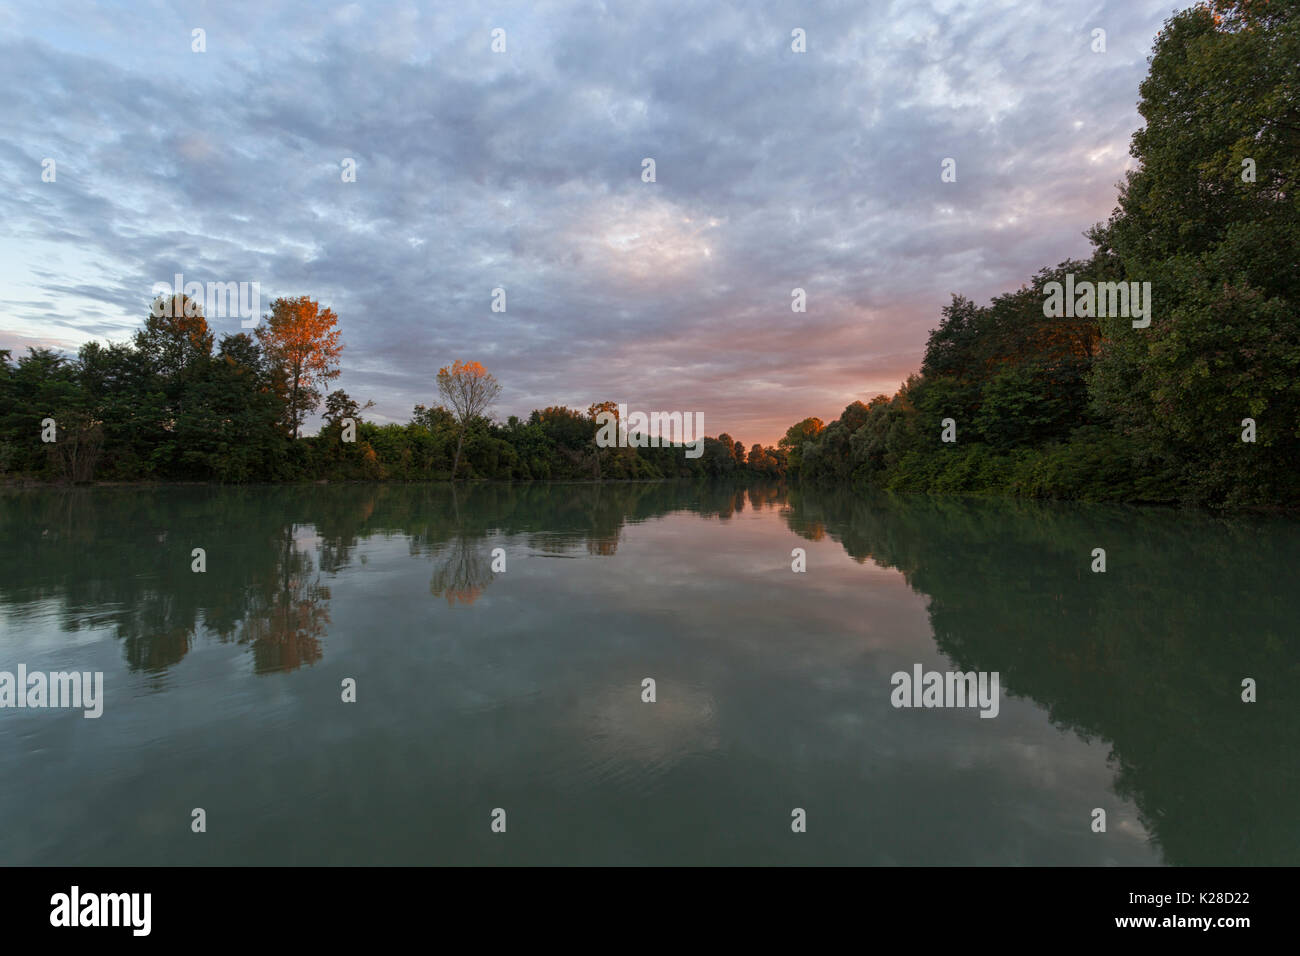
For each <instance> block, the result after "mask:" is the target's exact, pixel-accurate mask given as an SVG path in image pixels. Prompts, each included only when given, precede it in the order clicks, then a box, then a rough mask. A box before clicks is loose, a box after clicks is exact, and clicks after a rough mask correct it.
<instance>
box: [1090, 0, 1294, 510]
mask: <svg viewBox="0 0 1300 956" xmlns="http://www.w3.org/2000/svg"><path fill="white" fill-rule="evenodd" d="M1297 89H1300V11H1298V10H1297V7H1296V5H1295V4H1294V3H1271V4H1263V3H1258V2H1236V3H1228V2H1219V3H1215V4H1213V6H1211V7H1207V6H1196V7H1192V8H1191V9H1188V10H1184V11H1183V12H1181V13H1179V14H1177V15H1176V16H1174V17H1172V18H1170V19H1169V20H1168V21H1166V23H1165V26H1164V28H1163V29H1162V30H1161V32H1160V34H1159V36H1158V37H1157V38H1156V44H1155V50H1154V52H1153V54H1152V57H1151V67H1150V71H1149V73H1148V75H1147V77H1146V79H1145V80H1144V81H1143V82H1142V85H1141V87H1140V93H1141V101H1140V102H1139V104H1138V110H1139V112H1140V113H1141V114H1142V116H1143V117H1144V119H1145V120H1146V123H1145V126H1144V127H1143V128H1142V129H1140V130H1139V131H1138V132H1136V133H1135V134H1134V135H1133V141H1132V148H1131V150H1130V151H1131V153H1132V155H1133V156H1134V158H1136V159H1137V160H1138V166H1137V168H1136V169H1134V170H1133V171H1131V172H1130V173H1129V174H1128V175H1127V178H1126V181H1125V183H1124V184H1123V185H1122V187H1121V191H1120V196H1119V205H1118V208H1117V209H1116V210H1115V212H1114V213H1113V214H1112V216H1111V218H1110V220H1109V222H1108V223H1107V224H1106V225H1105V226H1104V227H1099V228H1097V229H1095V230H1094V231H1093V233H1092V238H1093V241H1094V242H1096V243H1097V244H1098V246H1099V247H1100V248H1101V249H1103V250H1106V251H1109V252H1113V253H1114V255H1115V256H1117V257H1118V259H1119V260H1120V261H1121V262H1122V264H1123V268H1124V272H1125V273H1126V274H1127V276H1128V278H1129V279H1130V280H1133V281H1145V282H1150V283H1151V289H1152V298H1153V300H1154V302H1155V309H1154V310H1153V316H1152V319H1151V324H1150V326H1149V327H1147V328H1132V327H1131V325H1130V323H1129V322H1128V320H1126V319H1124V318H1111V319H1103V320H1102V334H1103V337H1104V342H1103V348H1102V354H1101V357H1100V358H1099V360H1098V363H1097V367H1096V369H1095V372H1094V374H1093V377H1092V380H1091V382H1090V385H1091V394H1092V398H1093V400H1094V401H1095V402H1096V404H1097V406H1098V407H1099V409H1100V410H1101V411H1102V412H1104V413H1105V414H1106V415H1107V416H1108V417H1110V418H1111V419H1112V420H1113V421H1115V422H1116V423H1117V425H1118V426H1119V427H1120V428H1121V429H1123V430H1124V431H1125V432H1126V433H1127V434H1128V435H1129V436H1131V437H1133V438H1135V439H1136V440H1137V441H1138V442H1139V444H1140V445H1141V446H1142V447H1143V448H1144V449H1145V450H1146V451H1147V452H1148V453H1149V454H1150V455H1151V457H1152V458H1163V459H1168V460H1173V461H1176V462H1178V463H1180V467H1181V470H1182V480H1181V481H1180V484H1181V485H1182V486H1183V488H1184V492H1185V497H1189V498H1192V499H1194V500H1201V501H1206V502H1215V503H1218V502H1230V503H1235V504H1241V503H1248V502H1251V501H1272V502H1276V501H1285V500H1295V498H1296V497H1297V496H1300V477H1298V476H1300V472H1298V471H1297V469H1296V467H1295V463H1296V461H1298V460H1300V325H1298V324H1297V323H1296V313H1297V311H1298V309H1300V269H1297V268H1296V261H1297V248H1298V247H1300V182H1298V181H1300V100H1298V99H1297V97H1296V90H1297ZM1245 418H1253V419H1256V420H1257V421H1258V434H1257V438H1256V440H1255V442H1254V443H1246V442H1243V441H1241V440H1240V432H1241V428H1242V425H1241V423H1242V421H1243V419H1245Z"/></svg>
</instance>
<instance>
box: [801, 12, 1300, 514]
mask: <svg viewBox="0 0 1300 956" xmlns="http://www.w3.org/2000/svg"><path fill="white" fill-rule="evenodd" d="M1298 11H1300V8H1298V7H1297V6H1296V5H1295V4H1291V3H1288V4H1277V3H1273V4H1266V3H1259V2H1244V0H1242V2H1216V3H1214V4H1212V5H1210V6H1205V5H1202V6H1197V7H1193V8H1191V9H1189V10H1186V11H1184V12H1182V13H1179V14H1177V15H1175V16H1174V17H1172V18H1171V19H1170V20H1169V21H1168V22H1167V23H1166V24H1165V27H1164V29H1163V30H1162V31H1161V33H1160V35H1159V36H1158V37H1157V39H1156V44H1155V51H1154V54H1153V56H1152V58H1151V69H1150V73H1149V75H1148V76H1147V78H1146V80H1145V81H1144V82H1143V84H1142V87H1141V95H1142V101H1141V103H1140V104H1139V109H1140V111H1141V113H1142V115H1143V116H1144V117H1145V119H1146V126H1145V128H1143V129H1142V130H1140V131H1138V132H1137V133H1136V134H1135V135H1134V137H1133V149H1132V152H1133V155H1134V156H1135V157H1136V158H1137V159H1138V160H1139V165H1138V167H1137V168H1136V169H1135V170H1133V171H1132V172H1130V173H1129V174H1128V176H1127V179H1126V182H1125V183H1124V185H1123V186H1122V189H1121V192H1120V196H1119V206H1118V208H1117V209H1116V210H1115V213H1114V214H1113V215H1112V216H1111V218H1110V221H1109V222H1108V223H1107V224H1105V225H1104V226H1099V227H1096V228H1094V229H1093V230H1092V231H1091V232H1090V236H1091V238H1092V240H1093V243H1094V246H1095V250H1094V253H1093V255H1092V257H1091V258H1090V259H1089V260H1087V261H1068V262H1063V263H1061V264H1059V265H1057V266H1055V267H1053V268H1050V269H1044V270H1042V271H1040V272H1039V273H1038V274H1037V275H1035V276H1034V277H1033V279H1032V280H1031V282H1030V283H1029V284H1027V285H1026V286H1024V287H1022V288H1021V289H1019V290H1017V291H1015V292H1011V293H1008V294H1005V295H1000V296H997V297H995V298H994V299H993V300H992V301H991V302H990V303H989V304H988V305H987V306H979V305H976V304H975V303H974V302H972V301H971V300H969V299H966V298H964V297H962V296H953V299H952V302H951V303H950V304H949V305H947V306H945V307H944V308H943V310H942V315H941V318H940V322H939V325H938V327H937V328H936V329H935V330H934V331H933V332H932V333H931V334H930V338H929V341H928V343H927V345H926V350H925V358H924V361H923V362H922V366H921V374H920V375H919V376H915V377H913V378H912V379H909V380H908V382H907V383H905V384H904V386H903V387H902V388H900V390H899V392H898V394H897V395H895V396H894V397H893V398H892V399H886V398H884V397H881V398H878V399H875V400H873V401H872V402H871V403H870V404H869V405H868V406H866V414H865V416H864V417H863V418H862V420H861V421H859V419H858V416H856V415H855V416H849V415H848V414H847V410H846V415H845V416H842V417H841V419H840V421H839V422H836V423H832V424H831V425H830V426H828V427H826V428H825V430H821V429H816V430H810V429H808V428H807V427H806V425H807V422H809V421H812V420H808V419H806V420H805V421H804V422H801V423H800V424H799V425H796V426H794V427H792V428H791V431H790V433H789V434H788V436H787V438H788V439H790V446H791V448H792V449H794V450H795V452H797V453H792V454H791V456H790V472H791V474H792V475H796V476H799V477H801V478H805V479H822V478H826V479H842V478H843V477H844V475H845V473H846V471H847V472H849V473H850V474H851V475H852V477H853V478H854V479H855V480H857V481H859V482H864V483H868V484H872V485H877V486H881V487H886V488H891V489H894V490H901V491H924V492H937V493H960V494H1005V495H1021V496H1031V497H1051V498H1080V499H1092V500H1117V499H1125V500H1133V501H1167V502H1174V501H1177V502H1187V503H1199V504H1210V505H1216V506H1225V507H1236V506H1250V505H1287V506H1295V505H1298V504H1300V468H1297V463H1300V323H1297V322H1296V314H1297V311H1298V307H1300V268H1298V267H1297V262H1300V188H1298V183H1297V179H1298V178H1300V101H1298V100H1297V99H1296V96H1295V91H1296V90H1297V89H1300V12H1298ZM1248 159H1249V160H1252V161H1253V169H1254V172H1255V176H1254V181H1251V177H1250V176H1249V175H1244V174H1245V173H1246V172H1247V169H1248V167H1250V166H1251V164H1250V163H1245V164H1244V161H1245V160H1248ZM1067 274H1072V275H1073V276H1074V280H1075V282H1076V284H1077V283H1079V282H1083V281H1091V282H1112V281H1125V282H1137V283H1147V282H1149V283H1150V284H1151V299H1152V303H1153V305H1152V309H1151V312H1152V314H1151V322H1150V325H1149V326H1148V327H1145V328H1134V327H1133V324H1132V319H1133V316H1112V317H1103V318H1100V319H1097V318H1092V317H1087V316H1083V317H1078V318H1068V317H1052V316H1047V315H1044V311H1045V310H1044V301H1045V298H1046V295H1045V286H1046V284H1047V283H1049V282H1062V283H1063V282H1064V279H1065V277H1066V275H1067ZM1152 303H1149V305H1151V304H1152ZM946 418H951V419H953V420H954V421H955V422H956V424H957V438H958V440H957V442H956V443H955V444H954V443H945V442H942V441H941V440H940V432H941V428H942V424H941V423H942V421H943V420H944V419H946ZM1248 418H1249V419H1253V420H1254V423H1255V440H1254V441H1253V442H1246V441H1243V440H1242V430H1243V426H1244V425H1245V421H1244V420H1245V419H1248ZM818 424H820V423H818ZM846 437H847V442H846ZM846 445H847V447H846Z"/></svg>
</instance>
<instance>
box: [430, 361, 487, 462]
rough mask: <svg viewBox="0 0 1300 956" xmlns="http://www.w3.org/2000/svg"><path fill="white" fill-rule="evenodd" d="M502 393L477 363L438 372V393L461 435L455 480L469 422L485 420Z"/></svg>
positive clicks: (458, 362)
mask: <svg viewBox="0 0 1300 956" xmlns="http://www.w3.org/2000/svg"><path fill="white" fill-rule="evenodd" d="M500 393H501V385H500V384H499V383H498V382H497V380H496V379H495V378H493V377H492V375H491V374H489V373H488V370H487V369H485V368H484V367H483V366H482V365H480V364H479V363H478V362H462V361H461V360H460V359H457V360H456V361H455V362H453V363H452V366H451V368H450V369H448V368H446V367H445V366H444V367H443V368H440V369H439V370H438V394H439V395H441V396H442V398H443V401H445V402H446V403H447V405H448V406H449V407H450V409H451V412H452V414H453V415H455V416H456V423H457V424H458V425H459V426H460V434H459V436H458V438H457V439H456V456H455V458H454V459H452V463H451V479H452V481H455V480H456V469H457V468H458V467H459V466H460V452H461V449H462V448H463V447H464V446H465V433H466V431H467V430H468V429H469V425H470V422H472V421H473V420H474V419H476V418H480V417H482V416H483V415H484V413H486V412H487V410H488V409H489V408H491V407H492V403H493V402H495V401H496V399H497V396H498V395H499V394H500Z"/></svg>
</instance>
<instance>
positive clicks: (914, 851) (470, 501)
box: [0, 484, 1300, 865]
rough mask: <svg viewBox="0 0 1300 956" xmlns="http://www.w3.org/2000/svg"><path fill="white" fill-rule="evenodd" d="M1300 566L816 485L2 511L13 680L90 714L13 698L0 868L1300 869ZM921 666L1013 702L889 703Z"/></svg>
mask: <svg viewBox="0 0 1300 956" xmlns="http://www.w3.org/2000/svg"><path fill="white" fill-rule="evenodd" d="M199 547H201V548H203V549H205V551H206V559H207V570H206V572H205V573H202V574H197V573H193V572H192V571H191V561H192V558H191V552H192V549H193V548H199ZM1097 547H1104V548H1105V549H1106V552H1107V571H1106V573H1105V574H1093V573H1091V572H1090V570H1089V566H1090V564H1091V561H1092V558H1091V553H1092V550H1093V549H1094V548H1097ZM497 548H500V549H503V550H504V555H505V561H506V570H505V571H504V572H501V573H494V571H493V569H492V561H493V551H494V549H497ZM794 548H803V549H805V550H806V552H807V566H808V570H807V572H806V573H804V574H795V573H792V571H791V560H792V558H791V551H792V549H794ZM1297 567H1300V522H1296V521H1294V520H1288V519H1263V518H1235V519H1218V518H1213V517H1207V516H1204V515H1197V514H1184V513H1178V512H1172V511H1161V510H1142V509H1128V508H1102V507H1071V506H1063V505H1045V504H1025V503H1009V502H985V501H970V500H956V499H927V498H891V497H884V496H881V497H861V496H853V495H851V494H848V493H845V492H842V491H836V492H830V491H816V490H810V489H806V488H804V489H794V490H790V491H787V490H786V489H785V488H778V487H771V488H754V489H745V490H737V489H734V488H722V487H716V486H709V487H703V488H701V487H697V486H691V485H672V484H637V485H604V486H598V485H591V484H534V485H518V486H511V485H483V486H473V487H462V488H458V489H456V490H455V492H454V493H453V491H452V489H451V488H450V487H449V486H445V485H444V486H432V487H405V486H365V485H358V486H329V487H314V486H313V487H308V488H283V487H279V488H240V489H216V488H164V489H143V488H131V489H111V488H100V489H81V490H72V491H67V490H64V491H57V490H54V491H45V490H42V491H19V492H10V493H7V494H5V495H3V496H0V670H7V671H11V672H12V671H16V670H17V666H18V665H19V664H25V665H26V666H27V667H28V669H29V671H35V670H43V671H57V670H71V669H76V670H79V671H102V672H103V674H104V682H105V704H104V714H103V716H102V717H101V718H100V719H98V720H88V719H85V718H83V717H82V716H81V712H80V711H68V710H50V709H46V710H30V709H23V710H17V709H3V710H0V781H2V783H0V821H3V826H0V863H3V864H119V863H121V864H144V863H163V864H191V863H210V864H237V863H254V864H315V863H323V864H347V863H365V864H373V863H403V864H425V863H458V864H469V863H491V864H512V863H613V864H632V863H691V864H701V863H718V864H732V863H766V864H810V863H863V864H948V863H950V864H1085V865H1105V864H1196V863H1200V864H1205V863H1208V864H1255V863H1287V864H1298V863H1300V758H1298V756H1297V755H1298V754H1300V692H1298V691H1297V686H1298V685H1300V630H1298V629H1297V621H1298V620H1300V588H1297V586H1296V584H1295V574H1296V568H1297ZM917 663H920V664H922V665H923V666H924V667H925V668H926V669H927V670H929V669H936V670H957V669H960V670H982V671H997V672H998V673H999V674H1000V678H1001V688H1002V697H1001V701H1000V710H999V713H998V716H997V717H996V718H995V719H981V718H980V717H979V713H978V711H977V710H976V709H963V710H957V709H929V710H926V709H895V708H894V707H892V706H891V704H890V693H891V690H892V688H891V685H890V676H891V674H893V673H894V672H896V671H909V672H910V671H911V670H912V668H913V665H915V664H917ZM1247 677H1250V678H1253V679H1255V680H1256V681H1257V682H1258V696H1259V700H1258V702H1257V703H1253V704H1247V703H1243V702H1242V700H1241V681H1242V680H1243V678H1247ZM345 678H352V679H354V680H355V681H356V687H357V700H356V702H355V703H344V702H343V701H342V700H341V685H342V682H343V681H344V679H345ZM644 678H653V679H654V680H655V682H656V696H657V700H656V701H655V702H654V703H643V702H642V699H641V698H642V680H643V679H644ZM196 807H202V808H203V809H204V810H205V811H206V814H207V832H206V833H203V834H196V833H192V832H191V829H190V821H191V811H192V809H193V808H196ZM796 807H799V808H803V809H804V810H805V811H806V813H807V832H806V833H802V834H797V833H792V832H791V811H792V809H793V808H796ZM495 808H501V809H503V810H505V812H506V832H505V833H504V834H497V833H493V832H492V831H491V828H490V824H491V822H492V812H493V810H494V809H495ZM1094 808H1102V809H1104V810H1105V811H1106V814H1107V829H1106V832H1105V833H1094V832H1092V828H1091V823H1092V819H1093V816H1092V814H1093V810H1094Z"/></svg>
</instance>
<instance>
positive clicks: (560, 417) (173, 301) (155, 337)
mask: <svg viewBox="0 0 1300 956" xmlns="http://www.w3.org/2000/svg"><path fill="white" fill-rule="evenodd" d="M342 353H343V343H342V341H341V335H340V330H339V328H338V316H337V315H336V314H335V313H334V312H333V310H331V309H329V308H326V307H322V306H321V305H320V303H319V302H317V301H315V300H313V299H311V298H310V297H307V296H301V297H298V298H281V299H276V300H275V302H273V303H272V305H271V310H270V313H269V314H268V315H267V316H265V319H264V321H263V322H261V323H260V324H259V326H258V327H257V329H256V330H255V331H254V332H253V333H252V334H248V333H245V332H240V333H238V334H226V335H224V336H222V338H221V340H220V341H219V342H218V341H216V339H215V336H214V334H213V332H212V330H211V329H210V328H209V326H208V323H207V320H206V318H205V316H204V314H203V308H202V304H201V303H200V302H199V301H197V300H195V299H191V298H189V297H187V296H166V297H160V298H158V299H155V300H154V302H153V303H152V305H151V306H150V309H149V315H148V316H147V318H146V319H145V323H144V327H143V328H141V329H140V330H139V331H138V332H137V333H136V334H135V336H134V338H133V340H132V341H131V342H129V343H115V344H109V345H102V344H100V343H98V342H90V343H87V344H86V345H84V346H82V348H81V349H80V351H79V352H78V353H77V355H76V357H75V358H68V357H66V356H64V355H62V354H60V353H59V352H56V351H54V350H52V349H45V348H36V349H29V350H28V354H27V355H25V356H22V357H20V358H19V359H17V360H16V361H14V360H13V359H12V356H11V355H10V353H9V352H8V351H3V350H0V476H3V475H8V476H11V477H13V476H22V477H30V478H36V479H41V480H63V481H71V482H86V481H91V480H100V481H105V480H106V481H139V480H155V481H216V482H226V483H241V482H264V481H304V480H398V481H428V480H448V479H453V478H454V479H456V480H465V479H498V480H525V481H526V480H533V479H602V480H603V479H641V480H647V479H661V478H700V477H709V478H714V477H726V476H740V477H744V476H749V477H760V476H761V477H769V478H779V477H781V476H782V475H783V474H784V471H785V452H784V450H782V449H778V448H772V447H767V448H763V447H761V446H759V445H753V446H751V448H750V449H749V450H748V451H746V450H745V446H744V445H743V444H742V443H741V442H739V441H737V440H735V439H733V438H732V437H731V436H730V435H728V434H725V433H724V434H721V435H719V436H718V437H716V438H713V437H706V438H705V439H704V447H703V453H702V454H701V455H700V456H699V457H698V458H690V457H687V456H686V454H685V448H684V447H683V446H681V445H677V446H667V445H664V446H661V447H658V448H649V447H647V448H638V447H627V448H605V447H600V446H599V445H598V444H597V440H596V439H597V432H598V431H599V424H598V422H597V416H598V415H599V414H600V413H601V412H609V413H612V414H615V415H617V408H618V406H617V404H616V403H614V402H600V403H595V404H592V405H590V406H589V407H588V408H587V409H586V410H585V411H583V410H580V409H574V408H568V407H566V406H551V407H547V408H543V409H536V410H534V411H533V412H532V413H531V414H530V415H529V416H528V417H527V418H523V419H521V418H519V417H517V416H514V415H511V416H509V417H508V418H507V419H506V420H505V421H504V422H497V421H494V420H493V419H492V418H491V417H490V414H489V413H490V411H491V407H492V404H493V402H494V401H495V399H496V397H497V395H498V393H499V389H500V387H499V385H498V383H497V382H496V379H495V378H494V377H493V376H492V375H491V374H489V373H488V372H487V370H486V369H484V368H483V366H482V365H481V364H479V363H478V362H462V361H459V360H458V361H456V362H454V363H453V364H452V365H451V366H450V367H448V368H443V369H442V370H441V371H440V372H439V373H438V376H437V378H436V386H437V394H438V399H439V401H436V402H431V403H430V404H429V405H425V404H420V405H416V406H415V408H414V409H413V410H412V414H411V418H410V420H409V421H408V422H406V423H405V424H385V425H381V424H378V423H375V422H371V421H366V420H365V417H364V413H365V412H366V411H367V410H368V409H369V408H370V407H371V404H372V403H366V404H365V405H361V404H360V403H358V402H357V401H356V400H354V399H353V398H352V397H350V396H349V395H348V394H347V393H346V392H344V391H342V390H335V391H331V392H329V393H328V394H326V393H325V389H326V387H327V385H328V383H329V382H331V381H332V380H333V379H335V378H337V377H338V375H339V374H340V365H339V363H340V360H341V356H342ZM322 406H323V407H322ZM318 410H321V412H322V426H321V428H320V431H319V433H318V434H316V435H311V436H304V435H302V434H301V430H302V426H303V424H304V423H305V422H306V420H307V419H308V418H309V417H310V416H311V415H312V414H314V413H315V412H316V411H318Z"/></svg>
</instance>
